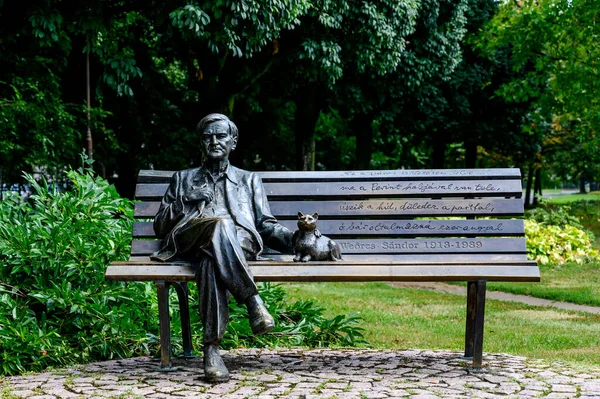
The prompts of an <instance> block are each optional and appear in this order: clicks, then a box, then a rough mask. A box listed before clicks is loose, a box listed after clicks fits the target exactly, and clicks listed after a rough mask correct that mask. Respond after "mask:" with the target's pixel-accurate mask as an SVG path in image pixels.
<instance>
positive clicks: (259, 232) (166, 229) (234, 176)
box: [152, 165, 293, 261]
mask: <svg viewBox="0 0 600 399" xmlns="http://www.w3.org/2000/svg"><path fill="white" fill-rule="evenodd" d="M226 176H227V178H226V179H225V195H226V200H227V201H226V204H227V208H228V210H229V213H230V215H231V218H232V219H233V221H234V223H235V224H236V226H240V227H242V228H244V229H245V230H247V231H248V232H249V233H250V234H252V236H253V237H254V240H255V242H256V244H257V245H258V247H259V250H258V252H257V253H256V254H255V255H256V256H258V255H260V253H261V252H262V250H263V248H264V246H265V245H266V246H267V247H269V248H272V249H275V250H277V251H280V252H283V253H293V249H292V232H290V231H289V230H288V229H287V228H285V227H284V226H282V225H280V224H279V223H277V219H275V217H273V215H271V210H270V208H269V203H268V201H267V196H266V194H265V190H264V187H263V185H262V181H261V179H260V177H259V176H258V175H257V174H256V173H253V172H248V171H245V170H242V169H238V168H236V167H234V166H232V165H228V166H227V171H226ZM205 183H206V177H205V169H204V168H203V167H200V168H194V169H186V170H182V171H179V172H176V173H175V174H174V175H173V177H172V178H171V182H170V184H169V188H168V189H167V192H166V193H165V195H164V197H163V199H162V203H161V205H160V209H159V211H158V213H157V214H156V217H155V219H154V231H155V232H156V235H157V236H158V237H161V238H164V241H163V247H162V249H161V250H160V251H158V252H156V253H155V254H153V255H152V259H156V260H162V261H168V260H171V259H172V258H174V257H177V254H178V252H177V242H176V240H175V239H174V237H175V233H176V232H177V230H178V229H179V228H181V227H182V226H184V225H185V224H186V223H187V222H189V221H190V220H191V219H192V218H196V217H201V215H200V211H199V209H198V206H197V205H198V204H197V203H186V202H184V201H183V198H184V196H185V195H186V194H188V193H190V192H191V191H192V190H194V188H198V187H201V186H202V185H203V184H205Z"/></svg>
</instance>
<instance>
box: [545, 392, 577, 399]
mask: <svg viewBox="0 0 600 399" xmlns="http://www.w3.org/2000/svg"><path fill="white" fill-rule="evenodd" d="M573 397H574V395H573V394H572V393H566V392H550V393H549V394H548V395H546V396H544V399H572V398H573Z"/></svg>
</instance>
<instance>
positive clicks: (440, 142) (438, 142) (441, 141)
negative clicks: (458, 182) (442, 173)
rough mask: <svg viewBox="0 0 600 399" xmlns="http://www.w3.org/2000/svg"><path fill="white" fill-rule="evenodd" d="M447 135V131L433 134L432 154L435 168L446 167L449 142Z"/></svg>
mask: <svg viewBox="0 0 600 399" xmlns="http://www.w3.org/2000/svg"><path fill="white" fill-rule="evenodd" d="M445 135H446V132H445V131H440V132H435V133H434V134H433V135H432V137H433V153H432V154H431V158H432V167H433V169H444V167H445V164H446V147H447V146H448V143H446V139H445V138H444V136H445Z"/></svg>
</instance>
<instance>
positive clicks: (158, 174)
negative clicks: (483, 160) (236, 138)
mask: <svg viewBox="0 0 600 399" xmlns="http://www.w3.org/2000/svg"><path fill="white" fill-rule="evenodd" d="M173 173H175V171H169V170H141V171H140V173H139V175H138V182H139V183H156V182H163V183H164V182H165V181H168V180H169V179H170V178H171V176H173ZM257 173H258V174H259V175H260V176H261V178H262V180H263V182H268V181H270V180H280V181H307V180H309V181H310V180H312V181H315V180H349V181H350V180H357V179H361V180H362V179H365V178H373V179H378V180H388V179H389V180H400V179H406V180H408V179H414V180H425V179H443V178H449V179H467V178H471V179H477V178H482V177H483V178H485V179H486V180H490V179H520V178H521V171H520V170H519V169H517V168H493V169H427V170H416V169H411V170H404V169H397V170H347V171H319V172H313V171H293V172H291V171H271V172H269V171H263V172H257Z"/></svg>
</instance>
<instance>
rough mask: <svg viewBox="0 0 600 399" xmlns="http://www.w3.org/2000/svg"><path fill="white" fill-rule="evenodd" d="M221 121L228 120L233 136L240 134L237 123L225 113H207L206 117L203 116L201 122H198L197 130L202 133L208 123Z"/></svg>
mask: <svg viewBox="0 0 600 399" xmlns="http://www.w3.org/2000/svg"><path fill="white" fill-rule="evenodd" d="M219 121H223V122H227V126H229V134H230V135H231V136H233V137H237V136H238V128H237V126H236V125H235V123H233V122H232V121H231V120H229V118H228V117H227V116H225V115H223V114H209V115H206V116H205V117H204V118H202V120H201V121H200V122H198V126H196V131H197V132H198V133H202V132H203V131H204V129H206V127H207V126H208V125H211V124H213V123H215V122H219Z"/></svg>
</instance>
